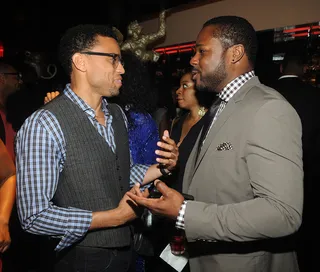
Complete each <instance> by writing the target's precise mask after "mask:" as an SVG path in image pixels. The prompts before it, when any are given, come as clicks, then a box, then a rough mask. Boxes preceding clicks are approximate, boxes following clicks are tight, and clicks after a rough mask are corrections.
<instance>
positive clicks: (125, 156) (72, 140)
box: [43, 95, 131, 247]
mask: <svg viewBox="0 0 320 272" xmlns="http://www.w3.org/2000/svg"><path fill="white" fill-rule="evenodd" d="M108 107H109V110H110V114H111V115H112V116H113V121H112V127H113V129H114V138H115V142H116V154H114V153H113V152H112V150H111V148H110V147H109V145H108V144H107V143H106V141H105V139H104V138H103V137H101V136H100V134H99V133H98V131H97V130H96V128H95V127H94V126H93V125H92V124H91V122H90V120H89V119H88V116H87V115H86V114H85V113H84V112H83V111H82V110H81V109H80V108H79V106H78V105H76V104H74V103H73V102H72V101H71V100H70V99H69V98H68V97H67V96H65V95H61V96H59V97H57V98H56V99H54V100H53V101H51V102H50V103H48V104H46V105H45V106H44V107H43V108H44V109H46V110H49V111H50V112H52V113H53V114H54V115H55V117H56V118H57V120H58V122H59V124H60V126H61V129H62V131H63V135H64V138H65V141H66V161H65V164H64V168H63V171H62V172H61V173H60V175H59V183H58V186H57V190H56V193H55V195H54V199H53V203H54V204H55V205H57V206H59V207H74V208H79V209H84V210H88V211H106V210H110V209H114V208H116V207H117V206H118V204H119V202H120V200H121V198H122V197H123V195H124V194H125V192H126V191H128V190H129V177H130V155H129V143H128V133H127V129H126V127H125V123H124V120H123V116H122V113H121V111H120V109H119V107H118V106H117V105H115V104H109V106H108ZM80 220H81V218H79V221H80ZM130 241H131V231H130V227H129V226H120V227H116V228H107V229H99V230H95V231H90V232H88V233H87V234H86V236H85V237H84V238H83V239H82V240H81V241H80V242H79V243H78V244H79V245H81V246H89V247H122V246H127V245H129V244H130Z"/></svg>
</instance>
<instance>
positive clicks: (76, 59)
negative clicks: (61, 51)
mask: <svg viewBox="0 0 320 272" xmlns="http://www.w3.org/2000/svg"><path fill="white" fill-rule="evenodd" d="M72 64H73V66H74V67H75V69H77V70H79V71H82V72H84V71H85V70H86V61H85V58H84V56H83V54H80V53H75V54H74V55H73V56H72Z"/></svg>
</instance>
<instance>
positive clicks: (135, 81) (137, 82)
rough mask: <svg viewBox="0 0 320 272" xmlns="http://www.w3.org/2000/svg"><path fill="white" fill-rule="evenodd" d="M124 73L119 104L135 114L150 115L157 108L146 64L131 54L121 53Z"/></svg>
mask: <svg viewBox="0 0 320 272" xmlns="http://www.w3.org/2000/svg"><path fill="white" fill-rule="evenodd" d="M122 59H123V61H124V64H125V68H126V73H124V74H123V75H122V81H123V85H122V87H121V89H120V94H119V96H118V98H119V102H118V103H119V104H120V106H121V107H123V108H124V107H126V106H130V109H132V110H134V111H136V112H148V113H150V114H152V113H153V112H154V111H155V110H156V107H157V95H156V91H155V88H154V87H153V86H152V84H151V74H150V73H149V69H148V63H144V62H142V61H141V60H140V59H139V58H138V57H136V56H135V55H134V54H133V53H131V52H128V51H125V52H122Z"/></svg>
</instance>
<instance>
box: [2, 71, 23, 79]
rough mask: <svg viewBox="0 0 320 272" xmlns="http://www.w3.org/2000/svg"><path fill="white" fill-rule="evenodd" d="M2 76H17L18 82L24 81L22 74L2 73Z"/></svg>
mask: <svg viewBox="0 0 320 272" xmlns="http://www.w3.org/2000/svg"><path fill="white" fill-rule="evenodd" d="M0 74H3V75H12V76H17V78H18V80H22V74H21V73H18V72H16V73H0Z"/></svg>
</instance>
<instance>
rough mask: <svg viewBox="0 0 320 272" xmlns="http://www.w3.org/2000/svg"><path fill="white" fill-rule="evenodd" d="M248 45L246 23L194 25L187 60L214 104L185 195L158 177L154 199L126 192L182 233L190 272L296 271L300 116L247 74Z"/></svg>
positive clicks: (252, 42)
mask: <svg viewBox="0 0 320 272" xmlns="http://www.w3.org/2000/svg"><path fill="white" fill-rule="evenodd" d="M256 50H257V40H256V33H255V30H254V28H253V27H252V25H251V24H250V23H249V22H248V21H247V20H245V19H243V18H240V17H236V16H222V17H217V18H213V19H211V20H209V21H207V22H206V23H205V24H204V26H203V28H202V29H201V31H200V33H199V35H198V37H197V41H196V53H195V55H194V56H193V58H192V59H191V61H190V63H191V65H192V66H193V67H194V69H193V79H194V80H195V83H196V87H197V88H198V89H199V90H200V91H210V92H217V93H218V96H219V98H220V99H219V100H220V103H219V104H218V105H217V106H216V107H214V106H213V107H212V108H211V109H210V110H209V111H208V114H207V116H206V117H204V118H206V119H207V120H208V121H210V122H208V123H209V124H210V125H209V128H208V130H207V131H208V132H207V131H206V130H205V127H204V128H203V132H201V133H200V135H199V137H198V139H197V142H196V144H195V146H194V148H193V151H192V153H191V155H190V157H189V160H188V163H187V166H186V170H185V174H184V182H183V191H184V192H185V193H188V194H191V195H193V196H194V198H195V201H185V200H184V198H183V196H182V195H181V194H179V193H178V192H176V191H175V190H173V189H171V188H168V187H167V186H166V185H165V184H164V183H163V182H161V181H156V182H155V183H156V186H157V188H158V190H159V191H160V192H161V193H162V195H163V196H162V197H161V198H160V199H147V198H144V197H137V196H135V195H133V194H131V193H128V195H129V196H130V197H131V198H133V199H134V200H135V201H137V202H138V203H139V204H141V205H144V206H146V207H148V208H149V209H151V210H153V211H154V212H156V213H160V214H162V215H165V216H168V217H169V218H172V219H173V220H176V227H178V228H182V229H184V230H185V233H186V237H187V240H188V247H187V249H188V253H189V257H190V267H191V271H193V272H202V271H203V272H207V271H215V272H220V271H221V272H222V271H223V272H233V271H234V272H239V271H245V272H253V271H261V272H262V271H263V272H267V271H268V272H269V271H272V272H289V271H290V272H293V271H299V268H298V265H297V260H296V254H295V252H294V251H293V250H292V248H293V244H292V243H291V240H292V239H291V238H292V234H293V233H295V232H296V231H297V230H298V228H299V227H300V224H301V216H302V206H303V205H302V203H303V167H302V144H301V134H302V132H301V130H302V129H301V122H300V119H299V116H298V115H297V113H296V111H295V110H294V109H293V107H292V106H291V105H290V104H289V103H288V102H287V101H286V100H285V99H284V98H283V97H282V96H281V95H280V94H279V93H278V92H276V91H274V90H273V89H271V88H269V87H267V86H265V85H263V84H261V83H260V82H259V80H258V78H257V77H256V76H255V75H254V62H255V56H256ZM202 134H203V135H202ZM202 139H204V140H202Z"/></svg>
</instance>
